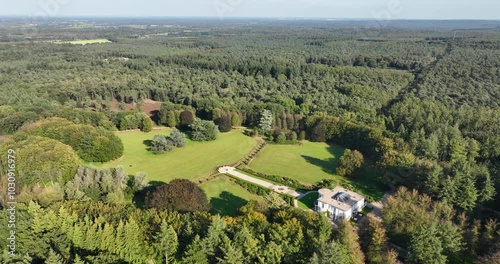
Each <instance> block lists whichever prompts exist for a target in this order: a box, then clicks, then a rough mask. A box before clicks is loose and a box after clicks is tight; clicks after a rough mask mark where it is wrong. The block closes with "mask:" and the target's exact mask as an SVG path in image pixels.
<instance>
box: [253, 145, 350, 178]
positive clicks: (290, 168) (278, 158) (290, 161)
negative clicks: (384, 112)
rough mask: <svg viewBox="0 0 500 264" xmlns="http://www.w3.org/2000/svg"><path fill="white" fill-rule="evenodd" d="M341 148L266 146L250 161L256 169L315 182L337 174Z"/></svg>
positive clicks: (327, 146)
mask: <svg viewBox="0 0 500 264" xmlns="http://www.w3.org/2000/svg"><path fill="white" fill-rule="evenodd" d="M343 153H344V148H342V147H339V146H336V145H328V144H326V143H314V142H306V143H304V145H301V146H299V145H268V146H266V147H265V148H264V149H263V150H262V151H261V152H260V153H259V155H258V156H257V157H256V158H255V159H254V160H253V161H252V162H251V163H250V168H252V169H253V170H255V171H258V172H262V173H266V174H274V175H280V176H286V177H289V178H292V179H296V180H299V181H302V182H305V183H311V184H314V183H316V182H319V181H321V180H323V179H331V178H332V177H335V176H336V168H337V166H338V162H339V159H340V157H341V156H342V154H343Z"/></svg>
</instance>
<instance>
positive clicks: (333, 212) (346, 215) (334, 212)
mask: <svg viewBox="0 0 500 264" xmlns="http://www.w3.org/2000/svg"><path fill="white" fill-rule="evenodd" d="M316 211H318V212H320V213H324V212H329V214H330V217H332V218H333V217H335V219H340V218H343V219H350V218H351V217H352V209H349V210H347V211H342V210H340V209H338V208H336V207H334V206H332V205H330V204H326V203H323V202H321V201H317V205H316Z"/></svg>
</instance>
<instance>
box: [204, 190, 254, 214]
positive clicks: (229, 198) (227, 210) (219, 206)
mask: <svg viewBox="0 0 500 264" xmlns="http://www.w3.org/2000/svg"><path fill="white" fill-rule="evenodd" d="M245 204H247V200H245V199H243V198H241V197H238V196H235V195H233V194H232V193H230V192H222V193H221V194H220V195H219V197H214V198H212V199H210V205H211V206H212V209H211V210H210V212H211V213H213V214H220V215H222V216H225V215H228V216H235V215H236V212H237V211H238V209H239V208H240V207H242V206H243V205H245Z"/></svg>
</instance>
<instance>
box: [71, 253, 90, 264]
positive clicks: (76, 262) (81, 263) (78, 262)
mask: <svg viewBox="0 0 500 264" xmlns="http://www.w3.org/2000/svg"><path fill="white" fill-rule="evenodd" d="M86 263H87V262H85V261H84V260H82V258H81V257H80V256H79V255H76V256H75V260H74V262H73V264H86Z"/></svg>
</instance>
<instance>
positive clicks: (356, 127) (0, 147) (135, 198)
mask: <svg viewBox="0 0 500 264" xmlns="http://www.w3.org/2000/svg"><path fill="white" fill-rule="evenodd" d="M130 23H131V22H130V21H121V20H119V19H116V20H95V21H88V20H71V21H64V20H55V21H51V22H50V23H47V24H44V25H38V26H36V25H25V24H23V23H22V21H17V20H14V19H12V20H8V19H7V20H5V21H3V22H2V23H0V36H1V37H0V93H1V94H2V96H0V135H1V136H0V143H1V144H0V151H2V155H3V156H5V155H4V154H5V153H7V152H8V151H9V149H16V150H17V155H18V158H19V162H18V163H17V166H18V174H19V175H21V176H19V177H18V182H19V185H18V189H19V190H18V193H20V194H19V195H18V196H19V197H18V203H19V205H18V208H19V211H18V212H17V225H18V227H17V230H18V231H19V233H18V239H17V246H18V253H19V255H18V256H17V257H16V258H9V256H8V255H7V251H4V252H3V253H4V255H3V256H1V257H0V259H1V260H2V263H162V262H165V261H166V262H167V263H352V264H357V263H360V264H361V263H373V264H375V263H388V264H390V263H398V262H399V261H402V262H404V263H498V260H499V259H500V222H499V221H500V195H499V194H498V193H500V133H499V131H500V80H499V78H500V30H499V28H500V24H498V23H496V24H495V23H493V24H492V25H490V24H488V27H489V28H484V29H472V28H469V27H467V29H458V28H454V27H453V25H449V24H448V22H442V23H443V24H442V25H440V24H439V22H433V23H435V24H433V23H431V22H426V21H422V22H420V23H421V24H418V23H416V24H413V25H412V26H411V27H410V26H406V27H404V26H401V27H397V26H394V27H387V28H371V27H362V26H360V25H359V23H361V22H352V23H351V24H349V23H348V22H334V21H301V22H299V21H288V22H287V21H270V20H256V21H252V20H235V21H232V20H231V21H227V22H224V23H222V22H220V21H205V20H201V19H200V20H165V21H163V20H151V21H142V20H138V21H134V23H137V24H134V25H130ZM471 23H473V22H471ZM478 23H479V22H478ZM401 25H406V24H405V23H404V22H401ZM445 25H446V26H445ZM460 25H462V24H460V23H458V22H457V25H456V26H460ZM448 27H449V28H448ZM464 28H465V27H464ZM96 38H103V39H108V40H110V41H111V43H107V44H88V45H74V44H69V43H65V42H64V41H74V40H81V39H96ZM145 100H153V101H155V102H158V103H159V104H161V107H160V108H159V109H156V110H155V111H152V112H150V113H146V114H145V113H142V112H141V111H137V110H140V108H141V106H142V105H143V104H144V101H145ZM132 105H134V106H136V108H135V109H130V108H127V107H129V106H132ZM263 117H266V118H268V119H269V122H270V124H269V128H267V129H262V124H261V122H262V119H263ZM208 121H213V123H212V122H208ZM152 122H155V123H156V125H160V126H168V127H177V128H179V129H180V130H182V131H185V130H189V129H192V130H193V131H190V132H189V133H188V134H189V135H190V136H191V137H192V138H194V140H197V139H198V140H199V141H202V140H213V139H216V138H217V136H218V133H219V130H220V131H221V132H227V131H229V130H231V127H232V126H234V127H236V126H245V127H247V128H249V129H253V130H254V132H253V133H254V134H259V133H260V134H261V135H264V136H267V137H269V138H276V139H277V138H278V137H279V138H280V141H283V142H285V141H286V140H291V141H296V140H297V139H298V138H302V139H304V138H306V139H307V140H310V141H315V142H329V143H335V144H338V145H341V146H343V147H345V148H348V149H352V150H353V152H354V153H356V155H358V156H361V157H363V156H365V157H366V158H368V159H369V160H370V162H372V163H373V168H374V169H376V170H377V171H378V174H379V175H381V176H380V177H379V178H378V179H377V181H378V182H379V183H380V184H382V185H383V186H384V187H385V188H386V189H387V190H388V191H389V192H391V193H394V195H392V196H391V198H389V200H388V201H387V203H386V208H385V209H384V213H383V216H382V219H383V222H380V221H379V220H377V219H374V218H372V217H367V218H366V219H364V220H363V221H362V222H361V223H359V224H358V227H357V228H353V227H352V226H351V225H350V223H348V222H343V223H339V225H338V226H336V227H335V228H334V227H333V226H332V225H331V224H330V223H329V222H328V220H327V219H326V217H325V216H323V215H320V214H315V213H312V212H305V211H303V210H300V209H297V208H292V207H290V206H289V204H288V203H287V202H286V201H284V200H283V197H280V196H277V195H273V194H266V195H265V197H264V201H262V202H255V201H251V202H249V203H247V204H246V205H245V206H243V207H241V208H240V209H239V210H238V213H237V215H236V216H224V217H221V216H218V215H212V214H210V213H209V210H208V208H207V206H208V205H207V204H206V199H207V197H206V196H205V194H204V193H203V192H202V191H201V190H199V188H198V187H197V186H196V185H194V186H192V185H191V184H190V183H189V182H183V180H178V181H173V182H171V183H169V184H168V185H164V184H163V185H161V184H160V185H158V184H156V183H155V184H147V177H146V175H145V174H141V173H139V174H136V175H128V174H127V173H126V169H124V168H123V167H118V168H114V169H104V170H98V169H95V168H92V167H88V166H85V164H86V163H88V162H106V161H110V160H114V159H116V158H119V157H120V156H122V155H123V151H124V150H123V144H122V142H121V141H120V139H119V138H117V137H116V136H115V134H114V133H113V131H116V130H129V129H140V130H142V131H150V130H151V129H152V128H151V126H152V124H153V123H152ZM215 125H217V126H218V130H217V128H215ZM206 127H209V128H208V129H211V131H212V133H211V134H213V135H212V136H206V135H205V134H202V133H199V132H198V131H204V130H207V129H205V128H206ZM176 133H178V131H177V130H176ZM179 135H181V136H180V137H181V138H182V140H184V135H183V134H181V133H179V134H178V137H179ZM207 138H208V139H207ZM155 140H156V141H155V142H154V143H155V144H156V145H154V146H152V147H151V148H152V151H153V152H156V153H164V152H168V151H170V150H171V149H173V148H174V147H173V143H170V144H171V145H172V146H168V144H167V143H168V142H169V141H168V140H171V141H173V140H172V139H170V138H166V137H164V138H156V139H155ZM162 141H164V143H165V146H163V145H161V144H160V143H161V142H162ZM184 144H185V143H183V144H182V146H184ZM182 146H181V145H179V146H176V147H182ZM37 153H44V154H43V155H40V154H37ZM0 166H1V167H0V168H1V171H0V173H1V174H2V176H3V177H2V182H1V184H2V197H1V199H0V201H1V205H2V207H3V209H4V210H2V211H1V214H0V219H2V221H1V222H2V223H4V222H8V218H9V214H10V213H9V211H8V210H6V209H8V208H9V207H8V204H7V201H8V199H7V196H6V192H5V190H7V186H8V180H7V178H8V177H7V176H8V175H9V170H8V168H9V162H8V161H7V160H5V159H3V158H2V159H1V160H0ZM53 167H57V168H58V170H57V171H53V170H51V168H53ZM179 182H180V183H179ZM163 190H165V193H161V192H162V191H163ZM170 193H176V194H178V195H186V197H189V198H186V199H191V198H193V196H194V195H196V197H194V198H193V200H189V202H186V204H175V202H171V203H167V204H163V202H164V201H165V200H168V201H173V200H175V199H171V198H166V197H167V196H164V195H168V194H170ZM195 198H196V199H195ZM172 203H174V204H172ZM0 233H1V236H2V237H9V234H8V230H7V229H6V227H5V226H2V227H1V228H0ZM7 243H9V241H8V240H4V239H3V240H2V242H0V245H1V247H2V249H6V248H7ZM405 252H406V253H408V252H410V254H404V253H405ZM495 261H497V262H495Z"/></svg>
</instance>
